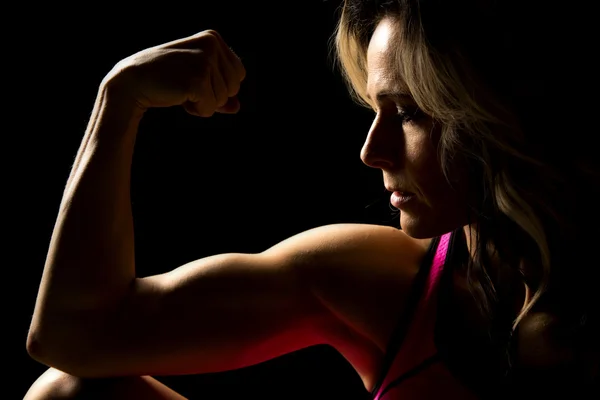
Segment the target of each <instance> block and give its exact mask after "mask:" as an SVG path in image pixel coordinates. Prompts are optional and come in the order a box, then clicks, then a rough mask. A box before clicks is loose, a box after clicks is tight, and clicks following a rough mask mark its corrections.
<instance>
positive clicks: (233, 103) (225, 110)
mask: <svg viewBox="0 0 600 400" xmlns="http://www.w3.org/2000/svg"><path fill="white" fill-rule="evenodd" d="M239 110H240V101H239V99H238V97H237V96H233V97H230V98H229V99H227V103H225V105H224V106H223V107H219V108H217V109H216V112H218V113H221V114H236V113H237V112H238V111H239Z"/></svg>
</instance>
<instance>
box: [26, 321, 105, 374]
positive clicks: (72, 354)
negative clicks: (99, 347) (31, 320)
mask: <svg viewBox="0 0 600 400" xmlns="http://www.w3.org/2000/svg"><path fill="white" fill-rule="evenodd" d="M26 350H27V354H29V356H30V357H31V358H32V359H33V360H35V361H37V362H39V363H40V364H44V365H46V366H48V367H52V368H55V369H58V370H61V371H63V372H66V373H68V374H70V375H74V376H78V377H81V378H94V377H96V376H94V373H93V371H92V370H91V369H90V365H89V364H90V363H89V360H91V359H92V358H91V357H92V355H91V354H90V351H89V349H85V348H84V346H82V343H81V340H72V339H69V338H65V337H64V336H63V338H58V337H57V335H56V333H54V334H53V336H48V335H42V334H40V332H39V331H37V330H31V331H30V332H29V334H28V335H27V342H26Z"/></svg>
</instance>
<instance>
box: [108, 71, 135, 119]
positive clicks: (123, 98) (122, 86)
mask: <svg viewBox="0 0 600 400" xmlns="http://www.w3.org/2000/svg"><path fill="white" fill-rule="evenodd" d="M124 75H125V74H124V73H123V72H121V73H112V72H111V73H110V74H108V75H107V76H106V77H105V78H104V79H103V80H102V83H101V84H100V88H99V93H98V98H99V99H100V101H101V102H102V103H103V107H108V108H109V109H110V111H111V114H121V115H122V118H128V119H133V120H138V121H139V119H141V118H142V117H143V115H144V113H145V112H146V108H144V107H142V106H141V105H140V104H139V102H138V101H137V100H136V99H135V98H134V96H132V94H131V93H132V90H131V85H130V84H129V83H128V80H127V77H126V76H124Z"/></svg>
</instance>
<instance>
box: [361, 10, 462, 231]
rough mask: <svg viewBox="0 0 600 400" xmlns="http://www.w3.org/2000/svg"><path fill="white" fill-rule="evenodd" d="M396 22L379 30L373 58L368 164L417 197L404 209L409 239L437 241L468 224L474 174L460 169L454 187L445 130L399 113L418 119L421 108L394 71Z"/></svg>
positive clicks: (364, 155) (421, 118)
mask: <svg viewBox="0 0 600 400" xmlns="http://www.w3.org/2000/svg"><path fill="white" fill-rule="evenodd" d="M397 26H398V24H395V23H394V20H393V19H391V18H386V19H383V20H382V21H381V22H380V24H379V25H378V26H377V29H376V30H375V32H374V34H373V37H372V39H371V42H370V45H369V49H368V53H367V67H368V80H367V96H368V98H369V99H370V102H371V104H373V108H374V111H375V112H376V113H377V116H376V118H375V120H374V121H373V125H372V126H371V129H370V131H369V134H368V136H367V139H366V141H365V144H364V146H363V148H362V151H361V159H362V161H363V162H364V163H365V164H366V165H368V166H370V167H373V168H378V169H381V171H382V172H383V181H384V183H385V186H386V187H388V188H394V189H400V190H404V191H408V192H413V193H415V194H416V197H415V198H414V199H413V200H411V201H410V202H408V203H406V204H404V205H403V207H402V208H401V213H400V226H401V227H402V230H403V231H404V232H405V233H407V234H408V235H409V236H412V237H414V238H417V239H423V238H431V237H435V236H439V235H442V234H444V233H447V232H450V231H452V230H454V229H456V228H458V227H461V226H465V225H466V224H467V208H466V204H467V200H468V191H467V187H466V183H467V182H468V175H467V172H466V171H465V170H464V169H462V170H461V169H460V168H456V167H455V168H454V169H453V171H452V175H451V180H452V182H453V186H454V187H452V186H451V185H450V183H448V181H447V180H446V178H445V177H444V175H443V173H442V169H441V166H440V163H439V160H438V156H437V154H436V153H437V146H438V143H439V140H440V131H441V130H440V127H439V126H435V125H434V123H433V121H432V120H431V118H429V117H428V116H427V115H424V114H422V113H420V114H417V115H418V116H417V117H416V118H414V119H412V120H409V121H402V120H401V119H400V118H399V117H398V113H399V112H400V113H402V112H407V113H409V114H413V113H414V112H415V110H416V109H417V106H416V104H415V103H414V101H413V100H412V99H411V97H410V95H408V90H407V88H406V87H405V86H404V85H403V84H402V78H401V77H400V76H398V74H397V73H396V72H395V69H394V67H393V66H394V63H395V62H396V58H395V53H394V51H393V50H394V46H395V44H394V42H395V41H397V40H398V37H399V35H400V32H399V30H398V28H397Z"/></svg>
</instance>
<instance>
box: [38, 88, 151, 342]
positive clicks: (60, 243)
mask: <svg viewBox="0 0 600 400" xmlns="http://www.w3.org/2000/svg"><path fill="white" fill-rule="evenodd" d="M141 116H142V113H141V111H136V110H135V108H134V107H133V106H129V105H128V104H126V103H125V102H124V101H121V100H120V99H119V97H118V96H116V95H115V93H114V92H113V91H110V90H108V89H107V88H106V86H105V85H103V86H102V88H101V90H100V92H99V94H98V99H97V101H96V104H95V106H94V111H93V113H92V117H91V119H90V122H89V125H88V128H87V130H86V132H85V135H84V137H83V140H82V144H81V147H80V149H79V151H78V155H77V159H76V162H75V165H74V166H73V169H72V171H71V175H70V177H69V181H68V183H67V186H66V188H65V191H64V195H63V198H62V201H61V203H60V208H59V212H58V217H57V220H56V223H55V227H54V232H53V234H52V238H51V241H50V247H49V251H48V255H47V258H46V263H45V266H44V272H43V275H42V281H41V284H40V290H39V293H38V298H37V302H36V306H35V312H34V316H33V320H32V325H31V332H30V335H31V334H32V333H35V334H39V335H41V337H44V335H45V333H44V332H46V331H48V328H51V329H52V330H54V329H55V327H56V325H57V324H59V325H62V324H63V323H64V321H65V320H69V321H77V316H78V315H83V314H90V313H94V312H96V311H99V312H101V311H102V310H105V309H107V308H110V307H113V306H114V305H116V304H117V303H118V302H119V300H120V299H121V298H122V297H123V296H124V295H125V294H126V293H127V290H128V288H129V287H130V286H131V284H132V283H133V281H134V279H135V262H134V236H133V219H132V213H131V202H130V182H131V177H130V171H131V162H132V158H133V149H134V144H135V138H136V134H137V128H138V124H139V120H140V119H141ZM46 339H48V338H46Z"/></svg>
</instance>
